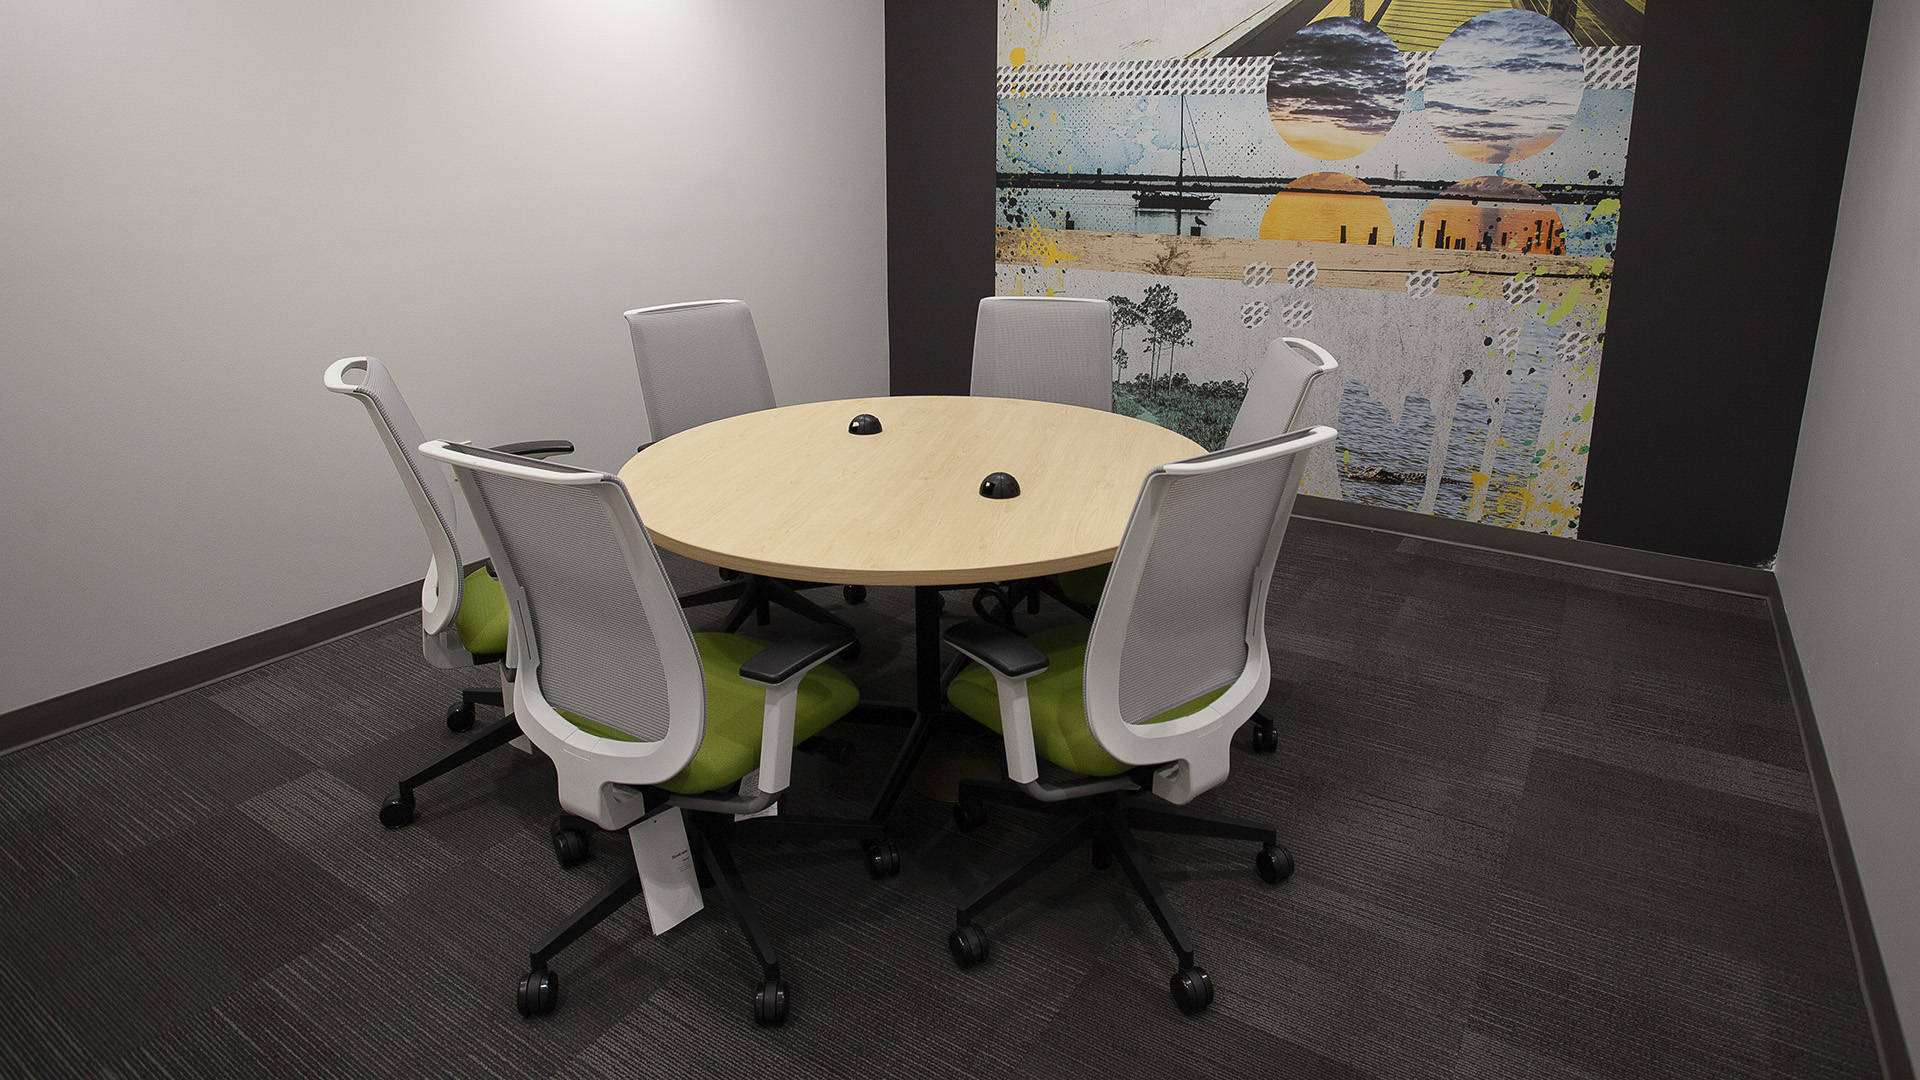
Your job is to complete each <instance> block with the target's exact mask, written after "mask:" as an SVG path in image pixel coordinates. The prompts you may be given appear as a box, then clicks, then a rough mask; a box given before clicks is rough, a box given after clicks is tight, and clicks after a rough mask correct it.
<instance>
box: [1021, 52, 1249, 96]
mask: <svg viewBox="0 0 1920 1080" xmlns="http://www.w3.org/2000/svg"><path fill="white" fill-rule="evenodd" d="M1272 65H1273V60H1272V58H1271V57H1266V56H1232V57H1225V58H1220V57H1208V58H1203V59H1198V60H1119V61H1112V62H1105V63H1089V64H1022V65H1021V66H1019V67H1017V68H1016V67H1003V68H1001V69H999V71H998V72H997V74H998V82H999V87H1000V96H1001V97H1003V98H1009V97H1143V96H1145V95H1148V94H1264V93H1266V92H1267V72H1268V71H1269V70H1271V68H1272Z"/></svg>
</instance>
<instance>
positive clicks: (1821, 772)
mask: <svg viewBox="0 0 1920 1080" xmlns="http://www.w3.org/2000/svg"><path fill="white" fill-rule="evenodd" d="M1767 608H1768V610H1769V611H1771V612H1772V614H1773V636H1774V640H1775V641H1777V642H1778V643H1779V645H1780V662H1781V664H1782V666H1784V667H1785V668H1786V671H1787V689H1788V690H1789V692H1790V693H1791V694H1792V697H1793V715H1794V718H1795V719H1796V720H1798V721H1799V723H1800V739H1801V742H1802V743H1803V744H1804V745H1805V747H1806V751H1807V775H1808V777H1809V778H1811V780H1812V782H1813V801H1814V805H1816V806H1817V807H1819V809H1820V826H1821V828H1822V829H1824V830H1825V831H1826V834H1827V853H1828V857H1829V858H1831V859H1832V860H1833V876H1834V879H1835V880H1836V881H1838V882H1839V885H1840V908H1841V911H1842V912H1843V913H1844V914H1845V915H1846V919H1847V934H1848V936H1849V937H1850V938H1852V939H1853V958H1854V967H1855V969H1856V970H1857V971H1858V972H1859V974H1860V994H1861V996H1862V997H1863V998H1865V999H1866V1003H1867V1020H1868V1022H1869V1023H1871V1024H1872V1025H1873V1041H1874V1045H1875V1046H1876V1047H1877V1048H1878V1050H1879V1051H1880V1072H1881V1075H1883V1076H1885V1077H1886V1078H1887V1080H1914V1073H1913V1058H1912V1057H1910V1056H1909V1055H1908V1052H1907V1038H1906V1034H1905V1032H1904V1031H1903V1030H1902V1029H1901V1027H1900V1013H1899V1011H1898V1008H1897V1007H1896V1005H1895V1003H1894V998H1893V986H1892V984H1891V983H1889V982H1888V981H1887V966H1886V963H1885V961H1883V960H1882V959H1881V957H1880V939H1879V938H1878V937H1876V936H1875V935H1874V932H1873V919H1872V918H1871V917H1870V916H1869V915H1868V912H1867V894H1866V891H1865V890H1864V889H1862V888H1861V887H1860V868H1859V866H1858V864H1856V863H1855V862H1854V861H1853V842H1852V840H1850V839H1849V838H1848V836H1847V822H1846V818H1845V817H1844V816H1843V815H1842V814H1841V812H1840V793H1839V791H1838V790H1837V789H1835V788H1834V786H1833V771H1832V769H1831V768H1830V767H1829V765H1828V764H1827V751H1826V746H1825V744H1824V743H1822V742H1821V740H1820V727H1819V725H1818V724H1816V723H1815V722H1814V717H1813V698H1812V697H1811V696H1810V695H1809V694H1808V692H1807V676H1806V673H1805V672H1804V671H1802V670H1801V667H1800V653H1799V650H1797V649H1796V648H1794V644H1793V629H1792V628H1791V627H1790V626H1789V625H1788V624H1787V608H1786V604H1785V603H1784V602H1783V601H1782V600H1781V598H1780V589H1779V586H1778V583H1777V582H1776V583H1775V586H1774V588H1773V589H1772V590H1771V591H1770V592H1768V593H1767Z"/></svg>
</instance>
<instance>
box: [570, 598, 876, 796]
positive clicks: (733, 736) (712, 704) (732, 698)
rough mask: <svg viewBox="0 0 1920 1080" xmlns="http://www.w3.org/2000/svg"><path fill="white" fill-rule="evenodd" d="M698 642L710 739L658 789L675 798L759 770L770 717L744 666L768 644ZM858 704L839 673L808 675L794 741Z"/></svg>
mask: <svg viewBox="0 0 1920 1080" xmlns="http://www.w3.org/2000/svg"><path fill="white" fill-rule="evenodd" d="M693 643H694V645H696V646H697V647H698V648H699V649H700V672H701V674H702V675H704V676H705V677H706V682H707V735H706V738H705V739H703V740H702V741H701V743H700V750H699V752H697V753H695V754H694V755H693V760H692V761H690V762H688V763H687V767H686V768H684V769H682V770H680V772H679V773H678V774H676V775H675V776H674V777H673V779H671V780H668V781H667V782H666V783H663V784H660V785H658V786H659V787H661V788H662V789H664V790H667V791H671V792H673V793H674V794H676V795H698V794H700V793H701V792H705V791H712V790H714V789H715V788H723V787H726V786H727V785H729V784H731V783H733V782H734V781H736V780H738V779H740V778H741V777H743V776H745V775H747V774H748V773H750V772H752V771H753V770H755V769H757V768H759V767H760V724H761V720H762V719H763V718H764V717H765V715H766V713H765V709H766V701H767V695H766V687H765V686H764V685H763V684H761V683H757V682H750V681H748V680H746V679H743V678H741V677H740V665H741V664H744V663H746V662H747V661H748V660H750V659H752V658H753V657H754V656H756V655H757V654H758V653H759V652H760V650H762V649H764V648H766V647H767V643H766V642H764V641H761V640H759V639H758V638H750V637H742V636H741V635H739V634H695V635H693ZM859 700H860V691H859V690H856V689H855V688H854V685H853V683H852V682H851V681H849V680H848V678H847V677H846V676H845V675H842V674H840V673H839V672H838V671H835V670H834V669H832V668H830V667H826V666H824V665H822V666H820V667H817V668H814V669H813V670H812V671H809V672H807V674H806V677H805V678H802V679H801V680H800V694H799V707H798V710H797V712H796V713H795V716H794V721H793V741H794V742H795V743H796V744H797V743H799V742H801V741H802V740H805V739H810V738H812V737H813V736H814V735H815V734H817V733H818V732H819V731H820V729H821V728H824V727H826V726H827V725H828V724H831V723H833V722H834V721H835V720H838V719H840V718H841V717H843V716H845V715H847V713H848V712H850V711H851V710H852V709H853V706H854V705H855V703H857V702H858V701H859ZM555 711H557V712H558V713H559V714H560V715H561V716H564V717H566V718H567V719H568V720H569V721H572V723H573V725H574V726H575V727H578V728H579V729H580V730H582V731H585V732H589V733H591V734H594V735H598V736H600V737H601V738H603V739H619V740H620V741H622V742H639V741H640V740H638V739H636V738H634V737H633V736H631V735H629V734H627V733H626V732H624V731H620V730H617V729H615V728H611V727H608V726H607V725H605V724H601V723H597V722H595V721H593V720H589V719H587V718H586V717H584V716H580V715H578V714H576V713H571V712H568V711H567V710H565V709H557V710H555Z"/></svg>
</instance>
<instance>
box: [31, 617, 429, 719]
mask: <svg viewBox="0 0 1920 1080" xmlns="http://www.w3.org/2000/svg"><path fill="white" fill-rule="evenodd" d="M419 610H420V583H419V582H417V581H416V582H412V583H410V584H406V585H398V586H395V587H394V588H391V589H388V590H386V591H385V592H379V593H375V594H373V595H372V596H368V597H363V598H361V599H359V600H355V601H352V602H351V603H346V604H342V605H340V606H339V607H336V608H329V609H327V610H326V611H322V612H319V613H317V614H314V615H308V616H307V617H306V618H303V619H295V620H294V621H293V622H290V623H287V624H285V625H283V626H276V627H272V628H271V629H267V630H262V631H260V632H259V633H257V634H249V635H247V636H246V637H243V638H239V639H237V640H235V641H229V642H227V643H226V644H224V645H215V646H214V647H213V648H211V649H202V650H201V651H199V652H197V653H192V654H190V655H188V656H182V657H180V658H179V659H177V660H169V661H167V662H166V663H163V664H156V665H154V666H153V667H150V668H143V669H141V670H139V671H135V672H130V673H128V674H126V675H122V676H120V677H119V678H117V679H108V680H107V681H106V682H103V683H99V684H97V685H94V686H88V687H82V688H81V689H79V690H75V691H72V692H70V693H66V694H61V695H60V696H59V697H54V698H48V699H47V700H45V701H41V702H36V703H34V704H32V705H27V706H24V707H22V708H18V709H15V710H13V711H12V712H9V713H4V714H0V754H6V753H11V752H13V751H15V750H19V749H21V748H22V747H26V746H32V745H33V744H34V743H37V742H44V741H46V740H47V739H51V738H54V737H56V736H59V735H65V734H66V733H67V732H69V731H74V730H77V729H79V728H83V727H86V726H88V725H90V724H97V723H99V722H100V721H102V720H106V719H109V718H111V717H115V716H119V715H120V714H121V713H125V712H132V711H133V710H134V709H138V708H140V707H141V706H144V705H151V704H152V703H154V702H156V701H159V700H161V699H162V698H169V697H172V696H174V695H175V694H184V693H186V692H187V691H189V690H193V689H195V688H197V687H201V686H205V685H207V684H208V683H211V682H218V681H219V680H221V679H224V678H228V677H229V676H233V675H238V674H240V673H241V672H243V671H249V670H251V669H253V668H257V667H259V666H261V665H262V664H270V663H272V662H273V661H275V660H278V659H280V658H282V657H285V656H291V655H292V654H294V653H297V652H302V651H305V650H307V649H311V648H313V647H314V646H316V645H324V644H326V643H327V642H329V641H333V640H334V639H336V638H341V637H345V636H346V635H348V634H352V633H357V632H359V631H361V630H365V629H366V628H367V627H370V626H374V625H377V624H379V623H383V622H386V621H388V620H390V619H394V618H398V617H399V616H402V615H406V614H408V613H410V612H411V613H418V612H419Z"/></svg>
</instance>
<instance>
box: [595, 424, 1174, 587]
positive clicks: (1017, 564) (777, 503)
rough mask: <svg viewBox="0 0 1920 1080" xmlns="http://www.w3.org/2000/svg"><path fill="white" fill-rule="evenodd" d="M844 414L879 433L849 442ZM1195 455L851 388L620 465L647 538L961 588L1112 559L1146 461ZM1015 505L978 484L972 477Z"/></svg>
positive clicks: (1149, 430) (660, 445)
mask: <svg viewBox="0 0 1920 1080" xmlns="http://www.w3.org/2000/svg"><path fill="white" fill-rule="evenodd" d="M860 413H872V414H873V415H875V416H877V417H879V418H880V422H881V425H882V427H883V430H882V431H881V432H880V434H878V435H853V434H849V433H848V431H847V424H848V422H849V421H851V420H852V419H853V418H854V417H855V416H857V415H859V414H860ZM1203 452H1204V451H1203V450H1202V448H1201V447H1200V446H1199V444H1197V443H1195V442H1193V441H1192V440H1191V439H1188V438H1187V437H1186V436H1184V435H1181V434H1179V433H1177V432H1174V431H1170V430H1168V429H1166V428H1163V427H1159V426H1157V425H1155V424H1150V423H1147V422H1146V421H1144V420H1136V419H1134V418H1132V417H1129V416H1121V415H1119V414H1116V413H1104V412H1096V411H1094V410H1092V409H1082V408H1078V407H1076V406H1072V405H1058V404H1054V403H1053V402H1047V401H1024V400H1016V399H1011V398H979V397H883V398H853V399H849V400H844V401H819V402H812V403H810V404H806V405H789V406H787V407H785V408H780V409H769V410H767V411H765V412H756V413H746V414H743V415H740V416H733V417H729V418H727V419H725V420H717V421H714V422H713V423H711V424H705V425H702V426H700V427H697V428H693V429H690V430H688V431H683V432H681V433H679V434H678V435H674V436H671V437H670V438H666V439H662V440H661V441H659V442H657V443H655V444H653V445H652V446H650V447H648V448H647V449H646V450H645V451H643V452H642V453H639V454H636V455H634V457H633V458H632V460H630V461H628V462H627V464H626V467H625V468H623V469H621V470H620V479H621V480H622V481H623V482H625V484H626V485H627V489H628V491H629V492H631V493H632V496H633V501H634V506H635V507H636V508H638V510H639V511H640V519H641V521H642V522H644V523H645V524H646V527H647V531H648V532H649V533H651V534H652V536H653V540H654V543H656V544H658V545H659V546H661V547H663V548H666V549H667V550H669V551H674V552H678V553H679V554H682V555H686V556H688V557H690V558H694V559H698V560H700V561H701V562H704V563H710V564H712V565H715V566H724V567H728V568H731V569H735V570H743V571H747V572H749V573H757V574H767V575H770V576H774V577H783V578H795V579H804V580H810V581H827V582H832V583H834V584H844V585H961V584H968V583H971V582H976V581H1005V580H1011V579H1015V578H1023V577H1036V576H1039V575H1042V574H1052V573H1058V572H1061V571H1064V570H1074V569H1078V568H1080V567H1083V566H1095V565H1098V564H1100V563H1103V562H1107V561H1110V560H1111V559H1112V558H1113V553H1114V550H1115V549H1116V548H1117V547H1119V544H1120V536H1121V534H1122V533H1123V532H1125V531H1126V526H1127V518H1128V516H1129V515H1130V514H1131V513H1132V512H1133V503H1134V499H1135V498H1136V497H1137V496H1138V495H1139V493H1140V483H1141V481H1142V480H1143V479H1145V477H1146V474H1147V470H1149V469H1151V468H1153V467H1154V466H1155V465H1159V464H1162V463H1164V462H1168V461H1178V460H1180V459H1182V458H1188V457H1193V456H1194V455H1196V454H1200V453H1203ZM993 472H1006V473H1011V474H1013V476H1014V477H1015V478H1016V479H1017V480H1018V481H1019V482H1020V495H1019V497H1018V498H1013V499H988V498H984V497H982V496H981V495H980V494H979V489H980V481H981V480H983V479H984V478H985V477H986V476H987V474H988V473H993Z"/></svg>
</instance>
